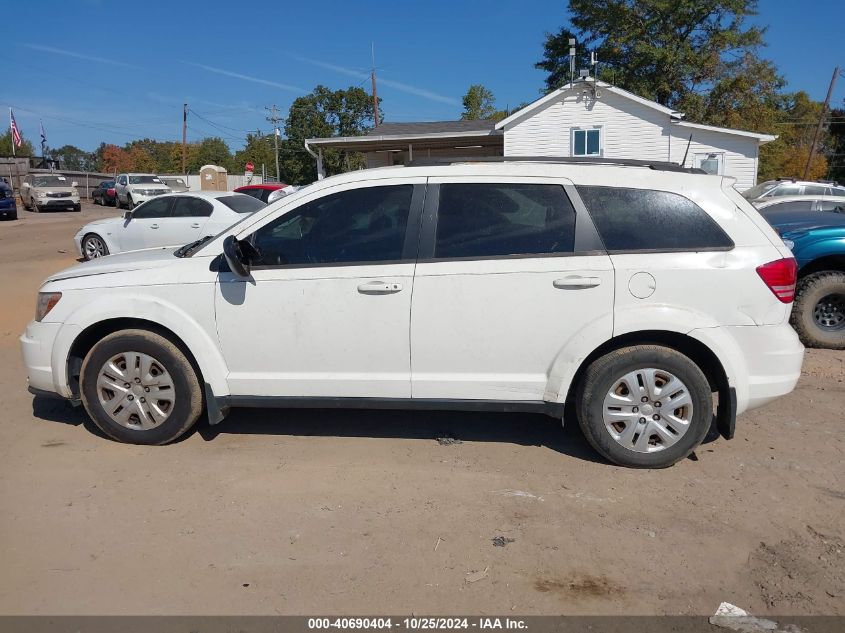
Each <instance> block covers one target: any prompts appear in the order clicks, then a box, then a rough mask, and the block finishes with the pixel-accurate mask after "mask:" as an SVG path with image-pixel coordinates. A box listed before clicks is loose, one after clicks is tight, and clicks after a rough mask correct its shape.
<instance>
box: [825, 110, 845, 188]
mask: <svg viewBox="0 0 845 633" xmlns="http://www.w3.org/2000/svg"><path fill="white" fill-rule="evenodd" d="M842 106H843V107H841V108H834V109H832V110H831V111H830V118H829V119H828V120H829V121H830V128H829V132H830V150H829V152H828V157H829V158H828V160H829V161H830V171H829V172H828V178H830V179H831V180H835V181H836V182H838V183H845V101H843V103H842Z"/></svg>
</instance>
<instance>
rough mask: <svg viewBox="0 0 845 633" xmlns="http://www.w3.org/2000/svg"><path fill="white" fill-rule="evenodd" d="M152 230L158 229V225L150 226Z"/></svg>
mask: <svg viewBox="0 0 845 633" xmlns="http://www.w3.org/2000/svg"><path fill="white" fill-rule="evenodd" d="M150 228H151V229H157V228H158V224H150Z"/></svg>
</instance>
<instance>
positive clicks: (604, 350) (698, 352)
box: [565, 330, 736, 439]
mask: <svg viewBox="0 0 845 633" xmlns="http://www.w3.org/2000/svg"><path fill="white" fill-rule="evenodd" d="M633 345H661V346H663V347H668V348H670V349H673V350H676V351H678V352H680V353H682V354H684V355H685V356H687V357H688V358H689V359H690V360H692V361H693V362H694V363H695V364H696V365H698V367H699V368H700V369H701V371H702V372H703V373H704V375H705V377H706V378H707V382H708V383H709V385H710V390H711V391H713V392H715V393H717V394H718V396H719V399H718V405H717V413H716V416H717V419H718V420H719V428H720V431H722V434H723V435H725V437H727V438H728V439H730V437H732V436H733V418H735V416H736V411H735V409H736V402H735V401H736V395H735V392H734V389H733V386H732V385H731V383H730V380H729V378H728V373H727V371H726V369H725V366H724V365H723V363H722V361H721V360H719V357H718V356H717V355H716V353H715V352H714V351H713V350H712V349H711V348H710V347H708V346H707V345H706V344H705V343H703V342H702V341H700V340H698V339H696V338H693V337H692V336H688V335H687V334H683V333H680V332H673V331H669V330H637V331H633V332H626V333H624V334H619V335H617V336H614V337H613V338H611V339H609V340H607V341H605V342H604V343H602V344H601V345H599V346H598V347H597V348H595V349H594V350H593V351H592V352H591V353H590V354H588V355H587V356H586V357H585V358H584V359H583V360H582V361H581V363H580V364H579V366H578V368H577V369H576V370H575V373H574V374H573V377H572V380H571V382H570V384H569V388H568V390H567V393H566V400H565V402H567V403H572V402H574V401H575V393H576V390H577V389H578V385H579V384H580V383H581V381H582V380H583V377H584V372H585V371H586V370H587V368H588V367H589V366H590V364H591V363H592V362H593V361H594V360H596V359H597V358H600V357H602V356H604V355H605V354H608V353H610V352H613V351H615V350H618V349H621V348H623V347H630V346H633ZM728 427H730V428H728Z"/></svg>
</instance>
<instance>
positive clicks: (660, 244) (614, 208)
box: [577, 186, 733, 252]
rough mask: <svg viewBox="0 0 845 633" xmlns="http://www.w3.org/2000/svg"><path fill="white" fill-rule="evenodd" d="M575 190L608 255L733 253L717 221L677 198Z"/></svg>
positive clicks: (626, 190) (624, 190)
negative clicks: (687, 251) (678, 252)
mask: <svg viewBox="0 0 845 633" xmlns="http://www.w3.org/2000/svg"><path fill="white" fill-rule="evenodd" d="M577 189H578V193H579V194H580V195H581V198H582V199H583V201H584V204H585V205H586V207H587V210H588V211H589V212H590V216H591V217H592V218H593V222H594V224H595V225H596V229H597V230H598V232H599V235H600V236H601V238H602V240H603V241H604V245H605V248H606V249H607V250H608V251H610V252H614V251H616V252H620V251H622V252H629V251H676V250H692V251H695V250H711V249H730V248H733V242H732V241H731V239H730V237H728V235H727V234H726V233H725V232H724V231H723V230H722V228H721V227H720V226H719V225H718V224H717V223H716V221H715V220H713V218H711V217H710V216H709V215H708V214H707V212H706V211H704V209H702V208H701V207H699V206H698V205H697V204H695V203H694V202H693V201H692V200H690V199H689V198H685V197H684V196H682V195H680V194H677V193H672V192H670V191H656V190H652V189H629V188H622V187H592V186H578V187H577Z"/></svg>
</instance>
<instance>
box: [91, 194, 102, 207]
mask: <svg viewBox="0 0 845 633" xmlns="http://www.w3.org/2000/svg"><path fill="white" fill-rule="evenodd" d="M91 201H92V202H93V203H94V204H103V203H102V202H99V198H98V197H97V196H91ZM103 206H105V205H103Z"/></svg>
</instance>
